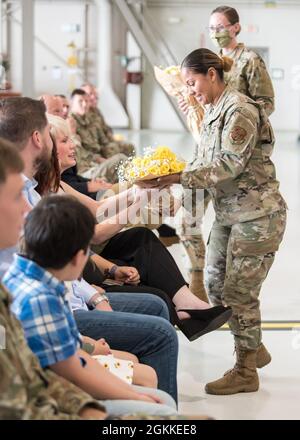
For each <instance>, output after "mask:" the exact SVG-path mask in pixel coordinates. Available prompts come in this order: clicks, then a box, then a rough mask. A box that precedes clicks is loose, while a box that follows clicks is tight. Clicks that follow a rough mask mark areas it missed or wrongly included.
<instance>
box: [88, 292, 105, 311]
mask: <svg viewBox="0 0 300 440" xmlns="http://www.w3.org/2000/svg"><path fill="white" fill-rule="evenodd" d="M102 301H106V302H107V303H108V304H109V299H108V298H107V296H106V295H103V294H102V293H101V294H100V293H99V295H98V296H97V298H95V299H93V301H91V306H92V307H93V308H94V309H95V308H96V306H97V304H100V303H101V302H102Z"/></svg>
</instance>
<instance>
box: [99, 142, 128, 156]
mask: <svg viewBox="0 0 300 440" xmlns="http://www.w3.org/2000/svg"><path fill="white" fill-rule="evenodd" d="M119 153H123V154H125V155H126V156H133V155H134V154H135V148H134V145H132V144H129V143H126V142H122V141H120V142H119V141H111V142H108V143H107V144H105V145H101V155H102V156H103V157H105V158H106V159H108V158H109V157H112V156H114V155H115V154H119Z"/></svg>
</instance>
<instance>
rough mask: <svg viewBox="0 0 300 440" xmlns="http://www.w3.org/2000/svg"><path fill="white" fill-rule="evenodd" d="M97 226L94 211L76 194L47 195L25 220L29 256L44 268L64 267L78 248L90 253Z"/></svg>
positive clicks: (26, 244)
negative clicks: (81, 201) (90, 245)
mask: <svg viewBox="0 0 300 440" xmlns="http://www.w3.org/2000/svg"><path fill="white" fill-rule="evenodd" d="M94 227H95V219H94V217H93V215H92V213H91V212H90V210H89V209H88V208H86V207H85V206H84V205H82V203H80V202H79V201H78V200H77V199H75V198H74V197H72V196H55V195H53V196H47V197H44V198H43V199H42V200H41V201H40V202H39V203H38V204H37V205H36V207H35V208H34V209H33V210H32V211H31V212H30V213H29V214H28V216H27V218H26V221H25V228H24V238H25V249H26V256H27V257H28V258H29V259H30V260H32V261H35V262H36V263H37V264H39V265H40V266H41V267H43V268H49V269H62V268H63V267H65V266H66V265H67V264H68V263H69V262H70V261H71V260H72V258H73V257H74V256H75V255H76V254H77V252H78V251H80V250H84V251H85V252H87V250H88V247H89V244H90V241H91V239H92V237H93V235H94Z"/></svg>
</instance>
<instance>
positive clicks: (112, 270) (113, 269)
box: [104, 264, 118, 280]
mask: <svg viewBox="0 0 300 440" xmlns="http://www.w3.org/2000/svg"><path fill="white" fill-rule="evenodd" d="M117 269H118V266H117V265H116V264H114V265H113V266H112V267H111V268H110V269H105V271H104V275H105V276H106V277H107V278H110V279H112V280H113V279H114V278H115V273H116V271H117Z"/></svg>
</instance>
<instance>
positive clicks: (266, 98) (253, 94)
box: [225, 43, 274, 116]
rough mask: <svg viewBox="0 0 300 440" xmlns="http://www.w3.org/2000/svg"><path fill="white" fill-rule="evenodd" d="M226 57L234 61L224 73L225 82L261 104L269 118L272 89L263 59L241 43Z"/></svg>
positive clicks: (271, 104) (271, 107) (271, 110)
mask: <svg viewBox="0 0 300 440" xmlns="http://www.w3.org/2000/svg"><path fill="white" fill-rule="evenodd" d="M228 56H229V57H230V58H232V59H233V60H234V64H233V66H232V68H231V70H230V71H229V72H227V73H225V82H226V83H227V84H228V85H230V86H231V87H232V88H233V89H235V90H238V91H239V92H240V93H243V94H244V95H247V96H249V98H252V99H253V100H254V101H256V102H259V103H260V104H262V105H263V107H264V109H265V111H266V113H267V115H268V116H270V115H271V113H273V111H274V89H273V85H272V81H271V78H270V76H269V74H268V72H267V69H266V65H265V63H264V61H263V59H262V58H261V57H260V56H259V55H258V54H257V53H255V52H254V51H253V50H251V49H248V48H247V47H245V45H244V44H242V43H240V44H238V45H237V47H236V48H235V49H234V50H233V51H232V52H231V53H230V54H229V55H228Z"/></svg>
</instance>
